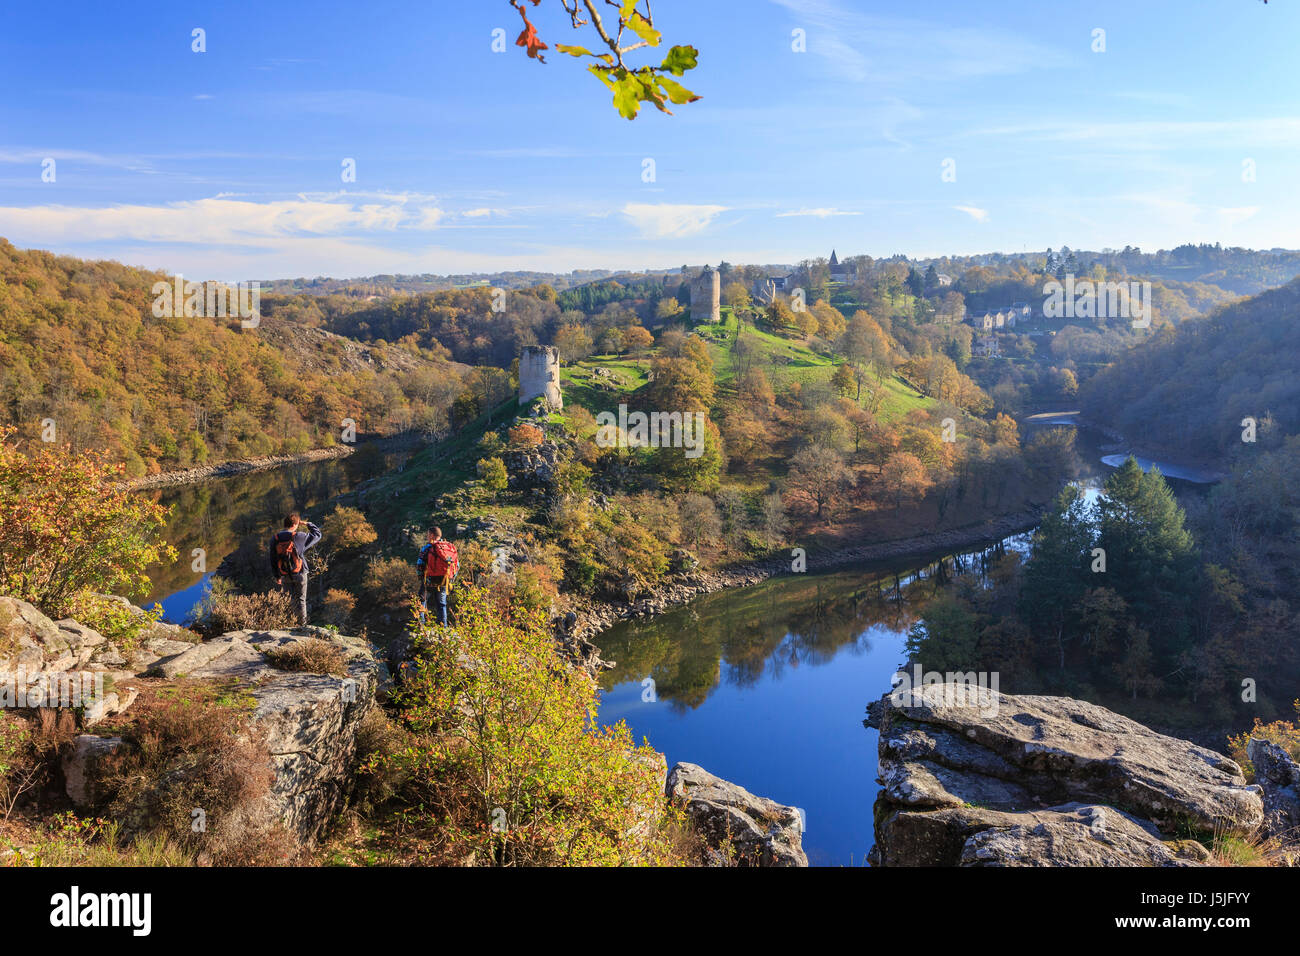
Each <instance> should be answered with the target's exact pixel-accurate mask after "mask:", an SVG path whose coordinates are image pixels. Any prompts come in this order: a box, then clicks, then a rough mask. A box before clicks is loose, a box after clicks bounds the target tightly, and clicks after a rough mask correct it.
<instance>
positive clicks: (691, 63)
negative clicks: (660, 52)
mask: <svg viewBox="0 0 1300 956" xmlns="http://www.w3.org/2000/svg"><path fill="white" fill-rule="evenodd" d="M699 56H700V51H699V50H697V49H695V47H693V46H675V47H673V48H672V49H671V50H669V51H668V55H667V56H666V57H664V62H663V64H662V67H663V69H665V70H667V71H668V72H669V73H671V74H672V75H673V76H681V75H682V74H683V73H685V72H686V71H687V70H693V69H695V67H696V66H697V65H698V64H699Z"/></svg>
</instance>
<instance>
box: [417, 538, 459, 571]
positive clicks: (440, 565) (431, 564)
mask: <svg viewBox="0 0 1300 956" xmlns="http://www.w3.org/2000/svg"><path fill="white" fill-rule="evenodd" d="M429 547H430V548H432V549H433V553H432V554H430V555H429V557H428V560H427V561H425V564H424V576H425V577H426V578H440V577H445V578H446V579H447V580H448V581H450V580H451V579H452V578H454V577H455V576H456V574H457V572H459V571H460V557H459V556H458V555H457V554H456V546H455V545H454V544H452V543H451V542H450V541H435V542H433V544H431V545H429Z"/></svg>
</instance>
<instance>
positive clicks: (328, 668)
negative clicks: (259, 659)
mask: <svg viewBox="0 0 1300 956" xmlns="http://www.w3.org/2000/svg"><path fill="white" fill-rule="evenodd" d="M262 656H263V657H265V658H266V660H267V662H268V663H270V664H271V666H272V667H278V668H280V670H282V671H301V672H304V673H307V674H333V675H334V676H335V677H343V676H344V675H346V674H347V672H348V671H347V666H346V661H344V659H343V652H342V651H341V650H339V648H338V646H337V645H335V644H331V643H330V642H329V641H322V640H320V639H319V638H315V637H312V638H308V639H307V640H304V641H294V642H293V643H292V644H286V645H285V646H283V647H273V648H270V649H269V650H266V651H263V652H262Z"/></svg>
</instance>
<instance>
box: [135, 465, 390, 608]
mask: <svg viewBox="0 0 1300 956" xmlns="http://www.w3.org/2000/svg"><path fill="white" fill-rule="evenodd" d="M412 453H413V452H412V451H411V450H409V449H408V450H405V451H388V450H384V449H383V448H381V446H379V445H375V444H367V445H360V446H358V447H357V450H356V451H355V452H354V453H353V454H352V455H350V456H348V457H347V458H336V459H330V460H327V461H316V462H309V463H306V464H300V465H288V466H286V467H283V468H277V469H274V470H271V471H258V472H252V473H250V474H245V475H234V476H231V477H227V478H212V479H209V480H206V481H202V482H196V483H194V484H190V485H180V486H176V487H168V488H161V489H156V490H153V491H143V492H140V494H142V495H144V496H145V497H148V498H152V499H154V500H155V501H158V502H160V503H161V504H164V505H167V506H170V507H171V509H172V513H171V517H170V518H169V519H168V521H167V527H166V530H165V533H164V536H165V538H166V540H167V541H168V542H169V543H171V545H172V546H173V547H175V548H176V550H177V551H178V552H179V553H180V558H179V559H178V560H177V561H176V562H175V563H174V564H166V565H154V566H152V567H150V568H148V569H147V570H146V572H145V573H146V574H148V575H149V579H150V581H151V582H152V588H151V590H150V593H149V595H148V596H147V597H146V598H145V600H144V601H142V602H141V603H142V604H143V606H145V607H150V606H152V605H153V604H155V603H157V604H161V605H162V607H163V617H164V619H165V620H167V621H171V622H173V623H176V624H181V623H184V621H185V619H186V618H187V617H188V616H189V614H190V612H191V611H192V610H193V608H194V606H195V604H197V603H198V602H199V601H201V600H202V599H203V596H204V593H205V592H206V590H207V584H208V580H209V579H210V578H211V576H212V574H213V572H215V571H216V570H217V568H218V567H219V566H220V565H221V560H222V558H224V557H225V556H226V555H228V554H230V553H231V552H233V551H234V550H235V548H236V547H238V545H239V542H240V541H241V540H243V539H244V538H246V537H250V536H253V537H257V538H259V539H265V540H269V539H270V537H271V535H272V533H274V532H275V531H276V530H278V529H279V527H280V523H281V520H282V519H283V518H284V516H285V515H286V514H288V513H289V512H290V511H306V510H307V509H310V508H314V507H317V506H319V505H321V504H323V503H324V502H326V501H328V500H329V499H331V498H333V497H335V496H336V495H341V494H346V493H347V492H349V491H352V490H353V489H355V488H356V487H357V485H359V484H360V483H361V482H363V481H365V480H366V479H367V478H373V477H375V476H376V475H381V474H384V473H385V472H387V471H389V470H391V469H393V468H396V467H398V466H399V465H400V464H401V463H402V462H404V461H405V460H406V459H407V458H409V457H410V455H411V454H412ZM196 549H199V550H201V551H202V555H201V556H199V555H196V554H195V553H194V552H195V550H196Z"/></svg>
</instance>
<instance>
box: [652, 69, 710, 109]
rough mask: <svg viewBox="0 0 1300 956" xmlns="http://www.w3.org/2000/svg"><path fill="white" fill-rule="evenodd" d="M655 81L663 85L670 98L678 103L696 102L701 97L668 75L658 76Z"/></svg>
mask: <svg viewBox="0 0 1300 956" xmlns="http://www.w3.org/2000/svg"><path fill="white" fill-rule="evenodd" d="M655 81H656V82H657V83H658V84H659V85H660V86H662V87H663V89H664V92H665V93H667V94H668V98H669V99H670V100H672V101H673V102H674V103H677V104H678V105H680V104H682V103H694V102H695V101H696V100H698V99H699V97H698V96H696V95H695V94H694V93H692V92H691V91H690V90H688V89H687V88H686V87H684V86H682V85H681V84H680V83H678V82H677V81H676V80H670V79H668V77H666V76H656V77H655Z"/></svg>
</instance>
